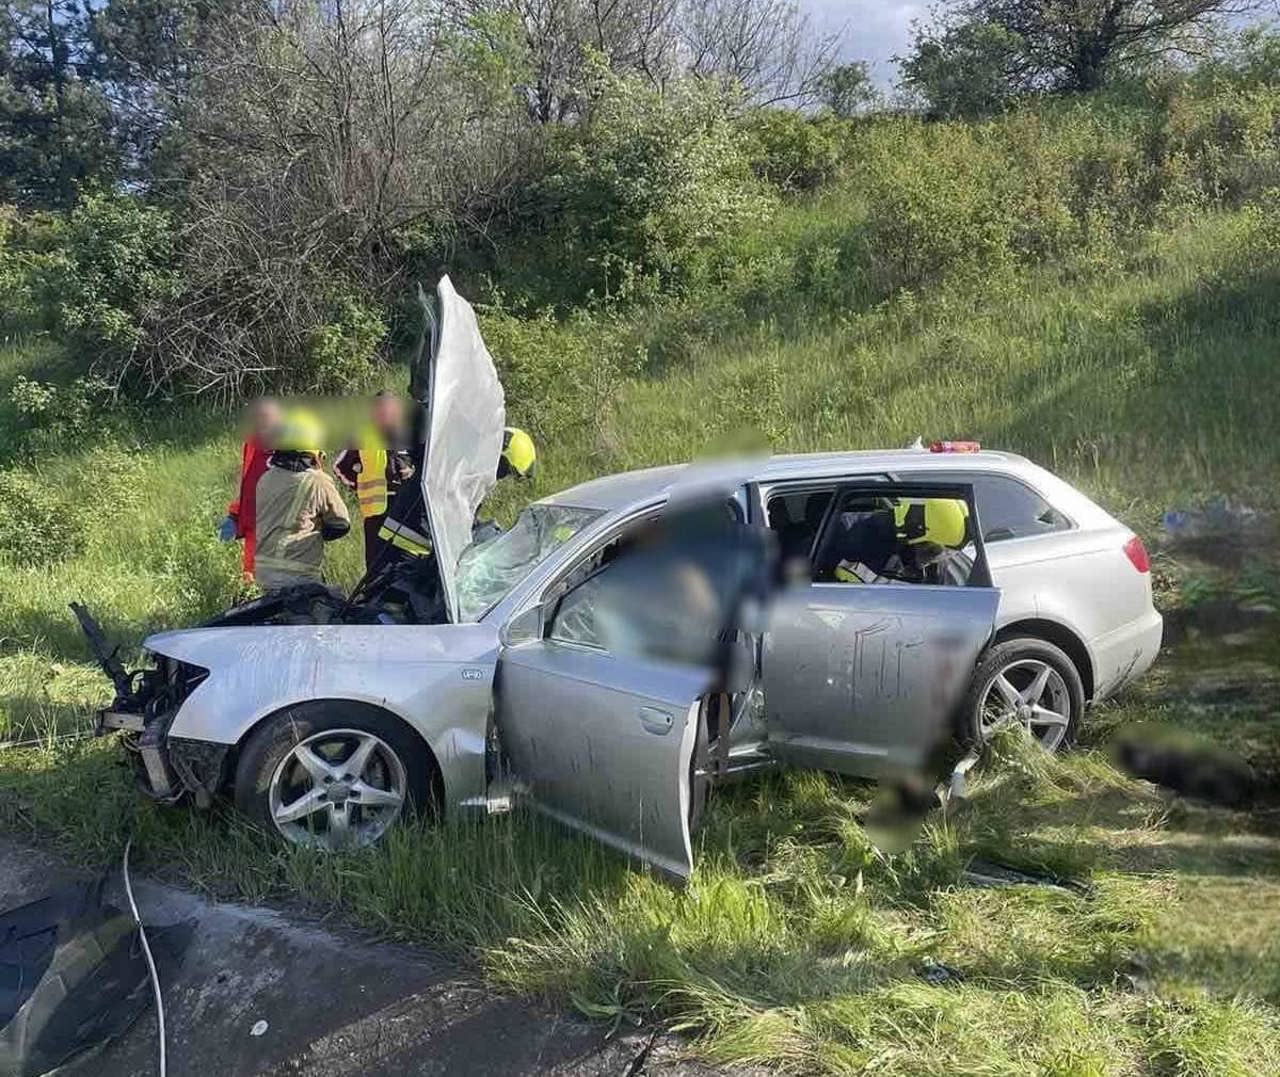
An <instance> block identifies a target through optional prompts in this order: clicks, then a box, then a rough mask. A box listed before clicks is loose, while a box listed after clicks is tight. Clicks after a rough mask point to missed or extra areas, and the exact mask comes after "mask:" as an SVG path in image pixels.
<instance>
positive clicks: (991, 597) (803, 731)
mask: <svg viewBox="0 0 1280 1077" xmlns="http://www.w3.org/2000/svg"><path fill="white" fill-rule="evenodd" d="M930 498H938V499H958V500H963V501H964V503H965V504H966V506H967V509H968V513H969V519H970V520H971V521H972V527H971V531H972V537H974V539H975V543H974V553H973V555H972V557H966V556H964V555H963V554H961V553H960V552H959V549H957V550H955V551H953V554H954V557H955V558H956V559H957V561H958V563H959V564H960V565H961V566H962V567H963V575H964V582H963V584H957V583H950V584H946V583H933V582H927V583H926V582H905V581H903V580H900V579H894V578H892V577H889V578H884V577H880V578H879V582H873V583H866V582H836V581H834V580H814V581H811V582H809V583H807V584H801V585H797V586H792V587H791V588H789V589H788V590H787V591H786V592H784V593H783V595H782V596H781V597H780V599H779V601H778V602H777V603H776V604H775V607H774V610H773V614H772V618H771V621H770V624H769V628H768V630H767V632H766V634H765V638H764V647H763V656H762V663H761V679H762V685H763V690H764V702H765V713H766V734H767V742H768V746H769V751H770V753H771V754H772V755H773V756H774V757H776V758H778V759H780V760H782V761H785V762H789V763H793V764H796V765H800V766H810V767H817V768H820V769H826V770H833V771H838V772H841V773H846V774H853V775H860V776H865V777H896V776H899V775H902V774H905V773H909V772H912V771H915V770H917V769H918V768H919V767H921V766H922V765H923V764H924V763H925V760H926V759H927V758H928V757H929V754H930V752H931V751H932V750H933V749H934V748H935V747H936V746H937V745H938V744H939V742H940V741H941V740H943V739H944V738H947V737H949V736H951V735H952V732H953V730H952V726H951V723H952V719H953V717H954V712H955V708H956V706H957V704H958V703H959V701H960V696H961V693H962V692H963V691H964V688H965V686H966V685H967V683H968V680H969V677H970V676H971V674H972V672H973V669H974V666H975V664H976V663H977V660H978V657H979V655H980V654H981V653H982V651H983V650H984V649H985V647H986V645H987V643H988V641H989V640H990V639H991V637H992V635H993V633H994V631H995V620H996V611H997V607H998V605H999V600H1000V596H999V592H998V591H997V590H996V589H995V588H993V587H992V586H991V578H990V573H989V571H988V569H987V563H986V552H985V549H984V547H983V544H982V540H981V528H980V526H978V520H977V510H976V506H975V505H974V499H973V489H972V487H971V486H967V485H948V484H937V483H931V484H924V483H874V484H872V483H863V484H853V485H847V486H844V487H841V488H840V489H839V490H837V491H836V495H835V497H833V498H832V501H831V504H830V506H829V507H828V509H827V513H826V517H825V519H824V521H823V524H822V529H821V531H820V533H819V537H818V540H817V542H816V544H815V547H814V555H815V558H817V557H820V556H822V551H823V550H824V543H826V542H827V541H828V540H829V538H830V536H831V534H832V529H833V528H836V527H839V526H840V520H839V517H840V514H841V512H842V511H843V510H844V508H845V507H846V506H850V505H855V506H861V505H868V504H879V505H881V506H889V507H891V506H892V505H894V504H896V503H901V502H905V501H913V502H919V501H923V500H926V499H930ZM955 575H956V573H954V572H953V573H952V576H953V577H954V576H955Z"/></svg>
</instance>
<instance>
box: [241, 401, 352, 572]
mask: <svg viewBox="0 0 1280 1077" xmlns="http://www.w3.org/2000/svg"><path fill="white" fill-rule="evenodd" d="M320 441H321V431H320V424H319V423H318V422H317V421H316V419H315V418H314V416H312V415H311V414H310V413H308V412H304V411H295V412H292V413H290V414H289V415H287V416H286V417H285V419H284V421H283V423H282V424H281V426H280V430H279V434H278V435H277V438H276V445H275V450H274V451H273V452H272V454H271V462H270V466H268V468H267V470H266V472H264V473H263V476H262V478H260V479H259V480H258V487H257V492H256V501H257V534H258V548H257V553H256V557H255V561H254V573H253V578H254V581H255V582H256V583H257V584H258V586H259V587H261V588H262V589H263V590H264V591H274V590H279V589H280V588H282V587H293V586H296V585H298V584H303V583H319V582H321V581H322V580H323V578H324V576H323V572H322V566H323V564H324V544H325V543H326V542H332V541H333V540H334V539H340V538H342V537H343V536H344V535H345V534H347V532H348V531H350V530H351V517H350V515H349V514H348V513H347V507H346V505H344V504H343V503H342V496H341V495H340V494H339V493H338V488H337V486H336V485H335V484H334V481H333V479H332V478H330V477H329V475H327V474H326V473H325V471H324V470H323V467H322V463H321V461H322V457H323V453H322V452H321V451H320Z"/></svg>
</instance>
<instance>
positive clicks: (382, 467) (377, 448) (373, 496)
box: [356, 431, 387, 518]
mask: <svg viewBox="0 0 1280 1077" xmlns="http://www.w3.org/2000/svg"><path fill="white" fill-rule="evenodd" d="M356 499H357V500H358V501H359V502H360V515H361V516H363V517H366V518H367V517H369V516H381V515H382V514H383V513H384V512H386V511H387V447H386V444H385V443H384V442H383V440H382V438H380V437H379V436H378V434H377V433H376V432H373V431H370V432H369V433H368V434H366V435H365V437H364V440H363V441H362V443H361V445H360V473H359V474H358V475H357V476H356Z"/></svg>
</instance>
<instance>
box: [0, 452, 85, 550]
mask: <svg viewBox="0 0 1280 1077" xmlns="http://www.w3.org/2000/svg"><path fill="white" fill-rule="evenodd" d="M84 533H85V514H84V512H83V511H82V510H81V508H80V507H79V506H76V505H74V504H72V503H71V502H69V501H68V500H67V499H65V498H62V497H59V496H58V494H57V487H56V486H55V485H53V484H51V483H50V482H49V480H48V478H47V477H42V476H40V475H38V474H33V473H31V472H28V471H25V470H21V469H18V468H12V469H8V470H5V471H0V559H4V560H8V561H12V562H14V563H16V564H23V565H50V564H54V563H56V562H58V561H64V560H66V559H67V558H68V557H72V556H74V555H75V554H77V553H79V552H80V550H81V549H82V548H83V546H84V537H85V534H84Z"/></svg>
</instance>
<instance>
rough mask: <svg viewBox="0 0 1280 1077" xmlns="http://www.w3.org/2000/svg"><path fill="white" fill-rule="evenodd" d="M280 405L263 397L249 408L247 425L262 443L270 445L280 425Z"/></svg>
mask: <svg viewBox="0 0 1280 1077" xmlns="http://www.w3.org/2000/svg"><path fill="white" fill-rule="evenodd" d="M280 419H281V412H280V405H279V404H277V403H276V402H275V401H274V400H271V399H268V398H266V397H264V398H263V399H261V400H256V401H254V403H253V406H252V407H251V408H250V409H249V426H250V428H251V429H252V430H253V435H254V437H256V438H257V439H258V440H259V441H260V442H262V443H263V444H264V445H270V444H271V441H272V439H273V438H274V436H275V432H276V430H278V429H279V427H280Z"/></svg>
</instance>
